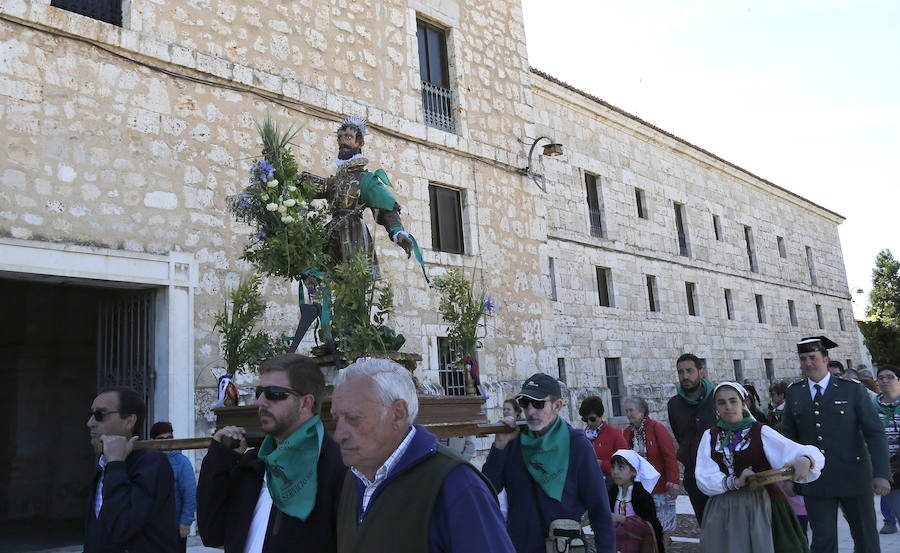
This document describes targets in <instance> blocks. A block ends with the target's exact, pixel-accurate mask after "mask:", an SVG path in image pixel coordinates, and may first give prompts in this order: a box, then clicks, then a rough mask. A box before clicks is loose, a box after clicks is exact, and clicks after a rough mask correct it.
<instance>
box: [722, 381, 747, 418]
mask: <svg viewBox="0 0 900 553" xmlns="http://www.w3.org/2000/svg"><path fill="white" fill-rule="evenodd" d="M725 387H728V388H731V389H732V390H734V391H735V392H737V393H738V395H739V396H741V399H742V400H744V404H745V406H744V416H745V417H750V418H751V419H754V420H755V419H756V417H754V416H753V413H751V412H750V409H748V408H747V407H746V403H747V388H744V387H743V386H742V385H741V384H740V383H739V382H731V381H726V382H722V383H720V384H719V385H718V386H716V388H715V389H714V390H713V402H715V399H716V392H718V391H719V388H725Z"/></svg>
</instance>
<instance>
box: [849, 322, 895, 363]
mask: <svg viewBox="0 0 900 553" xmlns="http://www.w3.org/2000/svg"><path fill="white" fill-rule="evenodd" d="M857 324H858V325H859V330H860V332H862V335H863V341H864V342H865V344H866V348H868V350H869V353H871V354H872V362H873V363H875V364H876V365H900V329H898V328H897V327H894V326H890V325H888V324H885V323H884V322H882V321H877V320H871V321H860V322H859V323H857Z"/></svg>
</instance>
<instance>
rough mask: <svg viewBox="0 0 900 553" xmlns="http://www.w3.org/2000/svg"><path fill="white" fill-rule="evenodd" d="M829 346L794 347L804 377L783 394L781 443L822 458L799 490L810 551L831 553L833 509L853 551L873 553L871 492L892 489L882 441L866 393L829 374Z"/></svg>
mask: <svg viewBox="0 0 900 553" xmlns="http://www.w3.org/2000/svg"><path fill="white" fill-rule="evenodd" d="M835 347H837V344H835V343H834V342H833V341H831V340H829V339H828V338H827V337H825V336H813V337H810V338H804V339H803V340H801V341H800V342H799V343H798V344H797V354H798V356H799V358H800V367H801V369H802V370H803V374H804V375H805V376H806V378H804V379H802V380H798V381H797V382H794V383H793V384H791V385H790V386H789V387H788V389H787V394H786V395H785V402H786V403H787V406H788V407H787V410H785V412H784V421H783V422H782V425H781V429H782V432H783V433H784V435H785V437H787V438H789V439H791V440H794V441H796V442H798V443H801V444H808V445H813V446H815V447H816V448H818V449H819V450H820V451H821V452H823V454H824V455H825V456H826V458H827V459H828V464H827V465H826V466H825V467H824V469H823V471H822V476H821V477H820V478H819V479H817V480H816V481H815V482H811V483H808V484H801V486H800V492H801V493H802V495H803V502H804V503H805V504H806V512H807V516H808V517H809V525H810V527H811V528H812V551H813V553H837V550H838V549H837V509H838V506H840V507H841V510H842V511H843V512H844V515H845V517H846V518H847V522H848V524H849V525H850V531H851V534H852V535H853V540H854V543H855V547H856V551H857V552H858V553H873V552H878V551H879V550H880V547H879V543H878V527H877V525H876V520H875V509H874V505H875V502H874V499H873V497H872V492H873V491H874V492H875V493H876V494H878V495H886V494H887V493H888V492H890V488H891V487H890V482H889V481H888V480H889V478H890V471H889V468H888V453H887V452H888V447H887V441H886V440H885V437H884V426H883V425H882V424H881V420H880V419H879V417H878V414H877V412H876V411H875V405H874V404H873V402H872V400H871V399H869V397H868V394H867V393H866V390H865V388H863V387H862V386H861V385H860V384H858V383H856V382H853V381H852V380H848V379H846V378H842V377H839V376H834V375H832V374H831V373H830V372H829V371H828V361H829V357H828V350H829V349H831V348H835ZM870 460H871V461H870ZM850 467H852V470H851V469H850Z"/></svg>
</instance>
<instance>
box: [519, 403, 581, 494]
mask: <svg viewBox="0 0 900 553" xmlns="http://www.w3.org/2000/svg"><path fill="white" fill-rule="evenodd" d="M519 443H520V444H521V446H522V459H524V461H525V466H526V467H527V468H528V472H529V474H531V477H532V478H534V481H535V482H537V483H538V484H539V485H540V486H541V488H542V489H543V490H544V493H546V494H547V495H548V496H549V497H552V498H553V499H555V500H557V501H560V500H561V499H562V494H563V488H564V487H565V484H566V475H567V474H568V472H569V426H568V425H567V424H566V423H565V421H564V420H563V419H562V417H560V416H557V417H556V422H555V423H553V426H551V427H550V430H548V431H547V432H546V433H545V434H544V435H543V436H537V435H535V433H534V432H533V431H532V430H531V429H527V430H525V431H524V432H522V435H521V436H520V437H519Z"/></svg>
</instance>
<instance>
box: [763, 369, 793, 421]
mask: <svg viewBox="0 0 900 553" xmlns="http://www.w3.org/2000/svg"><path fill="white" fill-rule="evenodd" d="M788 384H789V383H788V381H787V380H779V381H778V382H775V383H773V384H772V385H771V386H769V411H768V413H767V414H766V424H768V425H769V426H771V427H772V428H774V429H775V430H778V431H779V432H781V421H782V419H784V405H785V404H784V394H785V393H786V392H787V389H788Z"/></svg>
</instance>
